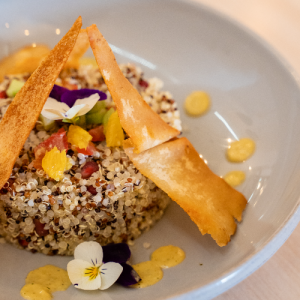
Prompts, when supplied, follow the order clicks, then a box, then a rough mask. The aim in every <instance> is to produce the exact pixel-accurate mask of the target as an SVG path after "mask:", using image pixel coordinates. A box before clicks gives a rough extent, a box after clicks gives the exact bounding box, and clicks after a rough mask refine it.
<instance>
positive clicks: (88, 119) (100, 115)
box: [85, 108, 107, 124]
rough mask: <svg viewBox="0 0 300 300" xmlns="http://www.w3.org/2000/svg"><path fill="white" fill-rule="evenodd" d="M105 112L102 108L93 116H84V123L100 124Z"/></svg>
mask: <svg viewBox="0 0 300 300" xmlns="http://www.w3.org/2000/svg"><path fill="white" fill-rule="evenodd" d="M106 112H107V110H106V109H105V108H102V109H101V110H100V111H97V112H95V113H93V114H86V115H85V116H86V123H87V124H101V123H102V120H103V116H104V115H105V114H106Z"/></svg>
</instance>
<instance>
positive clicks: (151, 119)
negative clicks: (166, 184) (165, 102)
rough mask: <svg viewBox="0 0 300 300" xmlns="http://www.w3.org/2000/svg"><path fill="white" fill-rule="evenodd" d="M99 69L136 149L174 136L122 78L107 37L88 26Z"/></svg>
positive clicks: (171, 128) (136, 150)
mask: <svg viewBox="0 0 300 300" xmlns="http://www.w3.org/2000/svg"><path fill="white" fill-rule="evenodd" d="M87 33H88V36H89V39H90V44H91V47H92V50H93V53H94V55H95V58H96V61H97V64H98V66H99V69H100V72H101V74H102V76H103V78H104V81H105V83H106V85H107V87H108V90H109V92H110V94H111V96H112V98H113V100H114V102H115V104H116V106H117V110H118V114H119V117H120V121H121V125H122V127H123V129H124V130H125V131H126V133H127V134H128V135H129V137H130V138H131V140H132V142H133V143H134V145H135V152H136V153H139V152H142V151H145V150H147V149H150V148H152V147H154V146H156V145H159V144H161V143H163V142H165V141H168V140H169V139H171V138H173V137H175V136H177V135H179V134H180V132H179V131H178V130H177V129H174V128H173V127H171V126H169V125H168V124H167V123H165V122H164V121H163V120H162V119H161V118H160V116H159V115H158V114H156V113H155V112H154V111H153V110H152V109H151V108H150V106H149V105H148V104H147V103H146V102H145V101H144V99H143V98H142V96H141V95H140V94H139V92H138V91H137V90H136V89H135V88H134V87H133V86H132V84H131V83H130V82H129V81H128V80H127V79H126V78H125V76H124V75H123V73H122V71H121V70H120V68H119V65H118V64H117V62H116V59H115V56H114V54H113V52H112V50H111V48H110V47H109V45H108V43H107V41H106V40H105V39H104V37H103V36H102V34H101V33H100V32H99V30H98V29H97V26H96V25H92V26H90V27H87Z"/></svg>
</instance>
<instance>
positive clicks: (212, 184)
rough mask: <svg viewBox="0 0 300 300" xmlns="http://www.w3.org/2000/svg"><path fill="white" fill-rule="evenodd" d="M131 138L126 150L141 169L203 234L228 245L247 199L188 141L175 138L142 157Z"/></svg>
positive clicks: (125, 146) (221, 244) (146, 152)
mask: <svg viewBox="0 0 300 300" xmlns="http://www.w3.org/2000/svg"><path fill="white" fill-rule="evenodd" d="M133 147H134V145H133V143H132V141H131V139H127V140H126V141H124V149H125V152H126V154H127V155H128V156H129V158H130V159H131V161H132V162H133V164H134V165H135V166H136V167H137V168H138V170H139V171H140V172H141V173H142V174H143V175H145V176H146V177H148V178H150V179H151V180H152V181H153V182H154V183H155V184H156V185H157V186H158V187H160V188H161V189H162V190H163V191H165V192H166V193H167V194H168V195H169V196H170V197H171V198H172V199H173V200H174V201H176V202H177V203H178V204H179V205H180V206H181V207H182V208H183V209H184V210H185V211H186V212H187V213H188V215H189V216H190V218H191V219H192V221H194V222H195V223H196V225H197V226H198V228H199V230H200V231H201V233H202V234H206V233H208V234H210V235H211V236H212V237H213V239H214V240H215V241H216V242H217V244H218V245H219V246H221V247H222V246H225V245H226V244H227V243H228V242H229V241H230V236H231V235H233V234H234V233H235V230H236V223H235V221H234V218H235V219H236V220H238V221H241V220H242V212H243V210H244V209H245V207H246V204H247V200H246V199H245V197H244V196H243V195H242V194H241V193H239V192H238V191H236V190H235V189H233V188H232V187H230V186H229V185H228V184H227V183H226V182H225V181H224V180H223V179H222V178H220V177H219V176H217V175H215V174H214V173H213V172H212V171H211V170H210V169H209V168H208V166H207V165H206V164H205V163H204V161H203V160H202V159H201V158H200V157H199V154H198V152H197V151H196V150H195V148H194V147H193V145H192V144H191V143H190V142H189V140H187V139H186V138H180V139H174V140H171V141H169V142H166V143H163V144H161V145H158V146H156V147H154V148H152V149H149V150H147V151H144V152H142V153H140V154H136V153H134V152H133Z"/></svg>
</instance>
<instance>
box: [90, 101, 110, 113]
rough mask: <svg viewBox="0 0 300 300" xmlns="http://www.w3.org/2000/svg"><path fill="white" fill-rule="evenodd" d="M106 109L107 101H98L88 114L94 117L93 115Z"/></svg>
mask: <svg viewBox="0 0 300 300" xmlns="http://www.w3.org/2000/svg"><path fill="white" fill-rule="evenodd" d="M105 107H106V104H105V101H98V102H97V103H96V104H95V105H94V107H93V108H92V109H91V110H90V111H89V112H88V113H87V114H88V115H92V114H94V113H96V112H98V111H100V110H102V109H103V108H105Z"/></svg>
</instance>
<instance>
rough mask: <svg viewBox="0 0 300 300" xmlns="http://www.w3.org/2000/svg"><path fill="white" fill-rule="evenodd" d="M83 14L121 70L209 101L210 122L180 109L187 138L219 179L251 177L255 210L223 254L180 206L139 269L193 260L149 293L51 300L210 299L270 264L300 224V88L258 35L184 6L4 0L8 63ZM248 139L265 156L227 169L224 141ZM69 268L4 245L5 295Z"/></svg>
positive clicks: (64, 295) (70, 293)
mask: <svg viewBox="0 0 300 300" xmlns="http://www.w3.org/2000/svg"><path fill="white" fill-rule="evenodd" d="M78 15H81V16H82V17H83V26H88V25H90V24H92V23H96V24H97V25H98V27H99V29H100V30H101V31H102V33H103V34H104V36H105V37H106V39H107V40H108V41H109V42H110V44H111V45H112V47H113V50H114V51H115V53H116V55H117V60H118V61H119V62H128V61H130V62H134V63H136V64H138V65H140V66H141V67H142V68H143V70H144V71H145V74H146V77H148V78H149V77H152V76H157V77H159V78H161V79H163V80H164V82H165V87H164V88H165V89H166V90H169V91H171V92H172V94H173V95H174V98H175V99H176V100H177V101H178V103H179V106H180V108H182V104H183V101H184V98H185V97H186V96H187V95H188V94H189V93H190V92H191V91H193V90H199V89H201V90H206V91H207V92H209V94H210V95H211V98H212V107H211V110H210V112H209V113H208V114H206V115H205V116H203V117H201V118H196V119H191V118H189V117H187V116H186V115H185V114H184V112H183V110H182V109H181V112H182V115H181V116H182V120H183V124H184V125H185V126H186V127H188V128H189V131H188V132H186V133H185V135H186V136H187V137H188V138H189V139H190V140H191V141H192V143H193V144H194V145H195V146H196V148H197V150H198V151H199V152H200V153H201V154H202V155H203V156H204V158H205V159H206V160H207V161H208V164H209V166H210V168H211V169H212V170H213V171H214V172H215V173H216V174H218V175H224V174H225V173H226V172H228V171H231V170H244V171H245V172H246V175H247V179H246V181H245V183H244V184H243V185H241V186H240V188H239V190H240V191H241V192H243V193H244V194H245V196H246V197H247V198H248V199H249V204H248V207H247V208H246V211H245V214H244V220H243V222H242V224H240V225H239V227H238V230H237V233H236V235H235V236H234V237H233V239H232V241H231V242H230V244H229V245H228V246H226V247H224V248H219V247H218V246H217V245H216V243H215V242H214V241H213V240H212V239H211V238H210V237H209V236H204V237H203V236H201V234H200V233H199V231H198V229H197V228H196V226H195V225H194V224H193V223H192V222H191V221H190V220H189V218H188V217H187V215H186V214H185V213H184V212H183V211H182V210H181V209H180V208H179V207H178V206H177V205H176V204H175V203H172V205H171V206H170V207H169V209H168V210H167V212H166V214H165V216H164V217H163V219H162V220H161V221H160V222H159V223H158V224H157V225H156V226H155V227H154V228H153V229H152V230H150V231H149V232H147V233H145V234H143V235H142V237H141V238H139V239H138V240H137V241H136V244H135V245H134V246H133V247H132V262H133V263H137V262H140V261H144V260H148V259H149V255H150V254H151V252H152V251H153V250H155V249H156V248H158V247H160V246H163V245H168V244H173V245H176V246H179V247H181V248H182V249H184V251H185V252H186V259H185V261H184V262H183V263H182V264H180V265H179V266H177V267H176V268H173V269H170V270H166V271H165V272H164V278H163V280H161V281H160V282H159V283H157V284H156V285H154V286H152V287H149V288H146V289H141V290H133V289H126V288H123V287H120V286H113V287H112V288H111V289H109V290H107V291H104V292H100V291H95V292H82V291H78V290H76V289H74V288H72V287H71V288H69V289H68V290H67V291H66V292H57V293H55V294H54V297H55V299H56V300H60V299H72V300H77V299H78V300H79V299H80V300H90V299H98V298H100V297H101V299H103V300H108V299H114V300H117V299H132V300H135V299H143V300H147V299H169V298H172V299H194V298H197V299H211V298H213V297H215V296H217V295H218V294H220V293H222V292H223V291H225V290H226V289H228V288H230V287H231V286H233V285H234V284H236V283H238V282H239V281H241V280H242V279H244V278H245V277H247V276H248V275H250V274H251V273H252V272H253V271H254V270H256V269H257V268H258V267H259V266H260V265H262V264H263V263H264V262H265V261H266V260H267V259H268V258H270V257H271V255H272V254H274V252H275V251H276V250H277V249H278V248H279V247H280V246H281V245H282V244H283V243H284V241H285V240H286V238H287V237H288V236H289V234H290V233H291V232H292V230H293V229H294V228H295V226H296V224H297V222H298V220H299V210H298V205H299V194H300V186H299V184H298V182H297V179H298V178H300V161H299V159H300V145H299V143H298V138H299V136H300V120H299V117H298V116H299V115H300V92H299V87H298V85H297V83H296V80H295V79H294V78H293V75H292V73H291V71H290V70H289V68H288V67H286V66H285V64H284V63H282V62H281V60H280V59H278V57H277V56H276V55H275V54H274V53H273V52H272V50H270V49H269V48H268V47H267V46H266V45H264V43H263V42H262V41H260V40H259V39H258V38H257V37H255V36H253V34H251V33H249V32H247V31H246V30H245V29H243V28H241V27H240V26H239V25H237V24H235V23H234V22H232V21H230V20H227V19H225V18H224V17H222V16H220V15H218V14H216V13H214V12H212V11H210V10H208V9H206V8H204V7H202V6H199V5H195V4H192V3H190V2H183V1H159V0H155V1H121V0H119V1H101V2H100V1H97V0H89V1H79V0H72V1H59V0H52V1H51V2H50V1H48V2H45V1H43V2H41V1H38V0H27V1H26V2H25V1H23V0H16V1H13V2H12V1H9V0H8V1H2V2H1V11H0V19H1V24H0V27H1V31H0V40H1V49H0V50H1V53H0V55H2V56H3V55H5V54H7V53H8V52H10V51H12V50H14V49H17V48H18V47H19V46H22V45H25V44H30V43H37V42H42V43H46V44H49V45H50V46H54V45H55V44H56V43H57V42H58V40H59V39H60V38H61V36H62V34H64V33H65V32H66V31H67V30H68V28H69V27H70V26H71V25H72V23H73V22H74V20H75V19H76V18H77V17H78ZM7 27H8V28H7ZM57 28H58V29H60V32H61V34H60V35H57V34H56V29H57ZM25 30H28V32H29V35H25ZM241 137H250V138H252V139H254V140H255V141H256V145H257V150H256V152H255V155H254V156H253V157H252V158H251V159H249V160H248V161H247V162H245V163H243V164H231V163H229V162H227V161H226V159H225V149H226V147H227V145H228V141H227V140H228V139H229V138H230V139H232V140H235V139H237V138H241ZM144 242H149V243H151V248H150V249H148V250H146V249H144V248H143V247H142V245H143V243H144ZM70 259H71V258H70V257H47V256H44V255H40V254H31V253H28V252H25V251H21V250H17V249H15V248H13V247H12V246H10V245H8V244H4V245H0V270H1V272H0V294H1V296H0V298H1V299H21V297H20V295H19V291H20V289H21V287H22V285H23V284H24V282H25V277H26V275H27V273H28V272H29V271H31V270H33V269H34V268H37V267H41V266H43V265H45V264H54V265H57V266H60V267H63V268H66V265H67V262H68V261H69V260H70ZM200 264H203V265H200Z"/></svg>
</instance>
